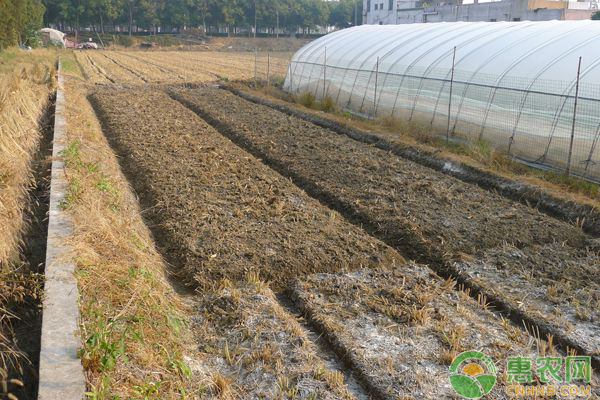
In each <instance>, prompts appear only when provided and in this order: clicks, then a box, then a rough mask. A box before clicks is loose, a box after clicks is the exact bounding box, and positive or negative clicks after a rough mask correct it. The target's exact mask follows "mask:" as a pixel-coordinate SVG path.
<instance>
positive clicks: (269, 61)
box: [267, 53, 271, 88]
mask: <svg viewBox="0 0 600 400" xmlns="http://www.w3.org/2000/svg"><path fill="white" fill-rule="evenodd" d="M270 77H271V53H267V88H269V87H270V86H271V80H270Z"/></svg>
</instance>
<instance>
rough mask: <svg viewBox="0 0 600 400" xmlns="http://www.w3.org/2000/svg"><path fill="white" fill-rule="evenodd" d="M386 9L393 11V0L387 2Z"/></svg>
mask: <svg viewBox="0 0 600 400" xmlns="http://www.w3.org/2000/svg"><path fill="white" fill-rule="evenodd" d="M388 9H389V10H393V9H394V0H389V4H388Z"/></svg>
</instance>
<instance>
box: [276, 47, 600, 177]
mask: <svg viewBox="0 0 600 400" xmlns="http://www.w3.org/2000/svg"><path fill="white" fill-rule="evenodd" d="M387 67H389V65H388V66H387ZM574 67H576V66H574ZM395 69H397V70H405V71H410V73H404V74H397V73H386V72H381V69H380V65H379V60H377V61H375V63H374V65H372V66H368V67H366V68H365V67H364V66H363V67H362V68H342V67H338V66H331V65H327V64H326V56H325V57H323V62H322V63H316V62H299V61H292V62H290V64H289V65H288V67H287V77H286V81H285V85H284V88H285V89H286V90H287V91H289V92H292V93H305V92H311V93H313V94H314V96H315V97H316V98H318V99H321V98H323V97H326V96H328V97H330V98H332V99H333V100H334V101H335V103H336V104H338V105H339V106H340V107H341V108H342V109H344V110H348V111H352V112H355V113H359V114H361V115H363V116H366V117H368V118H381V117H393V118H397V119H400V120H408V121H412V122H415V123H418V124H421V125H425V126H426V127H428V128H429V129H430V130H431V131H432V133H433V134H436V135H440V136H446V135H448V136H449V137H450V139H451V140H466V141H472V142H476V141H479V142H486V143H489V144H490V145H491V146H493V147H495V148H497V149H499V150H500V151H505V152H506V153H507V154H508V155H509V156H511V157H514V158H516V159H518V160H521V161H525V162H527V163H529V164H531V165H534V166H539V167H542V168H544V167H546V168H549V169H554V170H560V171H565V172H567V173H572V174H576V175H579V176H582V177H584V178H586V179H589V180H594V181H600V166H599V163H600V153H599V152H598V150H597V147H598V146H597V145H598V141H599V139H600V85H598V84H592V83H581V84H578V79H577V75H576V74H575V70H574V71H573V73H572V77H571V76H569V77H566V78H565V79H566V80H565V81H551V80H543V79H534V78H532V77H528V78H525V77H516V76H509V75H484V74H480V73H477V72H464V71H462V72H461V71H452V70H451V69H437V68H420V69H418V68H395ZM569 75H570V74H569ZM576 92H577V93H576ZM576 99H577V101H576ZM570 154H571V156H570Z"/></svg>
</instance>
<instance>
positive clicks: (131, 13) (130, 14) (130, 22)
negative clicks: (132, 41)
mask: <svg viewBox="0 0 600 400" xmlns="http://www.w3.org/2000/svg"><path fill="white" fill-rule="evenodd" d="M127 4H128V5H129V36H131V34H132V29H133V10H132V5H131V0H130V1H128V2H127Z"/></svg>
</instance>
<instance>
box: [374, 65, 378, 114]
mask: <svg viewBox="0 0 600 400" xmlns="http://www.w3.org/2000/svg"><path fill="white" fill-rule="evenodd" d="M378 76H379V56H377V63H376V64H375V95H374V96H373V118H375V113H376V112H377V83H378V82H377V78H378Z"/></svg>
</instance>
